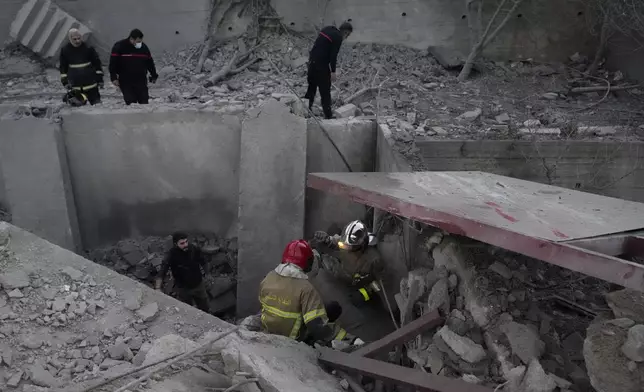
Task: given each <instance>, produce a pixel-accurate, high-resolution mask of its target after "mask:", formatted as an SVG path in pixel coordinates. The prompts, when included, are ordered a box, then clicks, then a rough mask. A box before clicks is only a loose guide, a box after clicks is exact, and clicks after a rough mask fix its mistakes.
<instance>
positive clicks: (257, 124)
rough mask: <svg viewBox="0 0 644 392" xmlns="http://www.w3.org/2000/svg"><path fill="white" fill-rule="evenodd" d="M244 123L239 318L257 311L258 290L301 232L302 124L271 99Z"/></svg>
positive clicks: (303, 120)
mask: <svg viewBox="0 0 644 392" xmlns="http://www.w3.org/2000/svg"><path fill="white" fill-rule="evenodd" d="M249 117H250V118H249V119H247V120H245V121H244V122H243V124H242V135H241V160H240V168H239V178H240V180H239V216H238V221H239V231H238V233H239V235H238V244H239V254H238V261H237V263H238V266H237V270H238V272H237V280H238V283H237V315H238V317H244V316H247V315H250V314H253V313H255V312H257V311H258V310H259V301H258V298H257V294H258V287H259V283H260V282H261V280H262V279H263V278H264V276H266V274H267V273H268V272H269V271H270V270H271V269H273V268H275V266H277V265H278V264H279V263H280V261H281V256H282V251H283V250H284V246H286V244H287V243H288V242H289V241H292V240H295V239H300V238H302V236H303V231H304V190H305V181H306V143H307V142H306V139H307V133H306V120H305V119H303V118H301V117H296V116H294V115H292V114H291V113H290V111H289V108H288V107H286V106H285V105H283V104H281V103H279V102H277V101H276V100H274V99H270V100H268V101H267V102H266V103H264V104H263V105H262V106H261V107H259V108H256V109H253V110H252V111H251V112H249Z"/></svg>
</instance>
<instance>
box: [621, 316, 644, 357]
mask: <svg viewBox="0 0 644 392" xmlns="http://www.w3.org/2000/svg"><path fill="white" fill-rule="evenodd" d="M622 353H624V355H626V356H627V357H628V358H629V359H630V360H632V361H634V362H644V325H642V324H638V325H635V326H633V327H631V328H630V329H629V330H628V335H627V338H626V342H624V345H623V346H622Z"/></svg>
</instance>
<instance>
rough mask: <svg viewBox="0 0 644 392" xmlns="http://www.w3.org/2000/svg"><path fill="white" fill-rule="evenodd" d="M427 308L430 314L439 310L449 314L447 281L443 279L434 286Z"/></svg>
mask: <svg viewBox="0 0 644 392" xmlns="http://www.w3.org/2000/svg"><path fill="white" fill-rule="evenodd" d="M427 307H428V309H427V311H428V312H433V311H434V310H436V309H439V308H441V309H442V310H443V311H444V313H448V312H449V308H450V298H449V281H448V280H447V279H441V280H439V281H438V282H436V283H435V284H434V286H433V287H432V289H431V291H430V292H429V297H428V298H427Z"/></svg>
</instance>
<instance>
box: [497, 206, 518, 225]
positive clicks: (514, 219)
mask: <svg viewBox="0 0 644 392" xmlns="http://www.w3.org/2000/svg"><path fill="white" fill-rule="evenodd" d="M494 211H496V213H497V214H499V215H501V216H502V217H504V218H505V219H507V220H509V221H510V222H512V223H514V222H516V221H517V218H515V217H513V216H512V215H508V214H506V213H505V212H503V211H501V209H500V208H495V209H494Z"/></svg>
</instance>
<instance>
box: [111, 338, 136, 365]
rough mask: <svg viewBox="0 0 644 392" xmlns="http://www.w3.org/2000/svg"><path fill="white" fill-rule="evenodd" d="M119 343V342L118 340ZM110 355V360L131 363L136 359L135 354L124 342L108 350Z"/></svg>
mask: <svg viewBox="0 0 644 392" xmlns="http://www.w3.org/2000/svg"><path fill="white" fill-rule="evenodd" d="M117 341H118V340H117ZM107 351H108V352H109V354H110V358H112V359H117V360H120V359H122V360H125V361H131V360H132V358H134V354H132V351H131V350H130V348H129V347H128V345H127V344H125V343H124V342H120V343H116V344H115V345H113V346H110V348H108V350H107Z"/></svg>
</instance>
